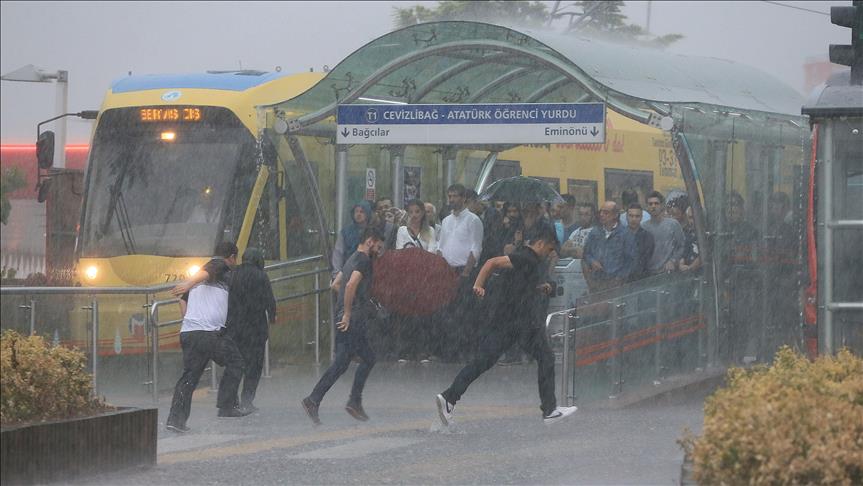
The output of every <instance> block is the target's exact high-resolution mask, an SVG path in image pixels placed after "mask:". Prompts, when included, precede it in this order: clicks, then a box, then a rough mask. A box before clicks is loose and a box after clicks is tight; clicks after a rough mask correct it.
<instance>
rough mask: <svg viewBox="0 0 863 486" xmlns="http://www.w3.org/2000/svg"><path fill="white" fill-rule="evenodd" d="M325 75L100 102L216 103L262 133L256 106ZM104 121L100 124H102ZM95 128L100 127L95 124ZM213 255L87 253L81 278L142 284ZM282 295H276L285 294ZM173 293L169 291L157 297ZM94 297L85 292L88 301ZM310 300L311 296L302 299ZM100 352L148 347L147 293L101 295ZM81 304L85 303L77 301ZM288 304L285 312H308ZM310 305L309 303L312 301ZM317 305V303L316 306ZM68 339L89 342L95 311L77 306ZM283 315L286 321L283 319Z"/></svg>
mask: <svg viewBox="0 0 863 486" xmlns="http://www.w3.org/2000/svg"><path fill="white" fill-rule="evenodd" d="M322 78H323V74H321V73H301V74H296V75H291V76H285V77H282V78H279V79H275V80H273V81H270V82H268V83H265V84H262V85H260V86H256V87H254V88H250V89H247V90H245V91H230V90H214V89H195V88H182V89H181V91H182V97H181V98H180V100H178V101H177V102H176V103H166V102H165V101H164V100H162V99H161V96H162V95H163V94H164V93H165V92H166V91H168V90H170V89H171V88H162V89H151V90H141V91H135V92H128V93H113V92H111V91H110V90H109V91H108V92H107V94H106V96H105V100H104V101H103V103H102V106H101V108H100V117H101V114H102V113H104V112H105V111H106V110H109V109H113V108H126V107H135V106H172V105H183V106H187V105H196V106H216V107H224V108H228V109H229V110H231V111H232V112H233V113H234V114H236V115H237V117H238V118H239V119H240V121H241V122H242V123H243V124H244V125H245V126H246V127H247V128H248V129H249V131H250V132H251V133H252V134H253V136H255V137H256V138H257V137H258V134H259V131H260V130H259V128H260V127H259V126H258V124H259V120H258V114H257V109H256V106H259V105H266V104H272V103H276V102H279V101H283V100H286V99H290V98H293V97H295V96H297V95H299V94H301V93H302V92H304V91H306V90H307V89H309V88H310V87H312V86H313V85H314V84H316V83H317V82H318V81H320V80H321V79H322ZM98 121H99V120H97V124H96V126H98ZM94 131H95V129H94ZM209 259H210V256H209V255H204V256H201V257H193V258H174V257H165V256H157V255H124V256H118V257H112V258H81V259H79V261H78V263H77V274H78V276H79V281H80V282H81V284H82V285H83V286H84V287H139V286H151V285H159V284H164V283H170V282H179V281H182V280H184V279H185V278H187V276H188V274H189V272H190V270H191V269H192V267H201V266H203V265H204V264H205V263H206V262H207V261H208V260H209ZM90 268H95V269H96V277H95V278H87V277H86V271H87V270H88V269H90ZM279 297H280V295H276V298H279ZM169 298H171V297H170V296H169V294H168V293H167V292H165V293H164V294H160V295H158V296H157V297H156V299H157V300H159V299H169ZM86 299H88V298H84V297H82V304H87V303H88V301H87V300H86ZM302 300H303V301H306V300H308V299H302ZM99 303H100V305H99V354H100V355H103V356H111V355H121V354H122V355H127V354H143V353H146V352H147V343H146V336H145V332H144V331H145V330H144V326H145V323H146V314H145V312H146V311H147V310H146V309H145V308H144V307H143V306H144V304H145V302H144V297H143V296H138V295H134V296H132V295H116V296H104V295H103V296H100V297H99ZM76 307H81V306H76ZM288 307H291V306H287V307H285V308H284V309H283V312H281V314H282V315H283V316H285V319H290V317H291V316H293V317H297V316H302V315H307V314H308V312H307V311H306V310H305V308H303V312H298V311H297V309H293V308H292V307H291V308H290V309H289V308H288ZM306 307H308V306H306ZM312 310H313V309H312ZM179 318H180V314H179V308H178V306H176V305H167V306H164V307H162V308H160V311H159V320H160V321H161V322H166V321H171V320H175V319H179ZM69 321H70V322H69V324H70V329H69V335H68V339H63V341H65V342H68V343H69V344H72V345H75V346H78V347H87V346H88V341H89V339H91V337H90V336H89V332H90V326H91V323H90V315H89V313H87V312H79V311H78V309H77V308H76V309H75V310H74V311H71V312H70V319H69ZM279 321H281V322H284V320H283V319H281V318H280V319H279ZM178 333H179V325H172V326H167V327H164V328H162V329H161V330H160V347H161V349H179V343H178V340H177V339H176V338H177V335H178Z"/></svg>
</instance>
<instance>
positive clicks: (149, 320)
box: [0, 255, 332, 401]
mask: <svg viewBox="0 0 863 486" xmlns="http://www.w3.org/2000/svg"><path fill="white" fill-rule="evenodd" d="M314 262H320V263H324V266H323V267H316V268H315V269H314V270H309V271H303V272H298V273H294V274H289V275H281V276H278V277H274V278H271V280H270V281H271V283H279V282H285V281H291V280H296V279H300V278H303V277H310V276H314V288H313V289H311V290H306V291H302V292H296V293H292V294H289V295H286V296H281V297H279V298H278V299H276V301H277V302H285V301H289V300H294V299H300V298H303V297H307V296H310V295H315V338H314V345H315V362H316V364H320V335H321V297H320V296H321V294H322V293H324V292H328V291H329V287H328V286H326V287H324V288H321V279H320V275H321V274H322V273H325V272H326V273H329V272H330V268H329V266H328V265H327V262H326V259H325V258H324V257H323V256H322V255H315V256H310V257H303V258H297V259H294V260H290V261H285V262H278V263H274V264H271V265H267V266H266V267H264V270H265V271H267V272H268V273H271V272H274V271H279V270H286V269H290V268H293V267H297V266H301V265H304V264H309V263H314ZM175 285H176V283H168V284H160V285H154V286H149V287H12V286H3V287H0V296H2V297H4V298H8V297H17V296H22V297H25V298H26V297H28V296H34V295H47V296H89V297H91V300H90V301H89V302H88V305H85V306H82V307H81V309H82V310H86V311H88V313H89V326H88V327H87V334H88V339H87V340H86V347H87V348H89V349H88V350H87V351H89V354H90V368H91V373H92V380H93V390H94V393H98V392H99V390H100V388H99V385H100V383H99V380H98V377H99V374H98V366H99V364H100V363H99V361H100V360H99V297H104V296H107V295H141V296H143V297H145V301H146V304H144V305H143V306H142V307H143V308H144V309H146V312H144V319H145V323H144V329H145V334H146V339H147V340H148V341H145V347H148V348H149V350H148V352H147V354H148V356H147V358H148V361H149V362H148V363H147V364H148V368H149V373H148V374H149V375H150V376H148V377H147V379H146V381H144V382H143V384H144V385H147V386H149V388H150V391H151V395H152V398H153V400H154V401H156V400H158V393H159V363H160V360H159V354H160V330H161V329H163V328H165V327H169V326H173V325H178V324H181V323H182V319H173V320H170V321H165V322H160V320H159V319H160V317H159V312H160V309H163V308H164V307H165V306H167V305H171V304H177V303H178V302H179V299H175V298H171V299H164V300H158V301H157V300H155V298H156V295H157V294H159V293H164V292H167V291H169V290H170V289H172V288H174V287H175ZM28 300H29V302H27V301H25V303H22V304H21V305H18V306H17V307H16V308H18V309H22V310H26V311H27V312H28V314H29V316H28V321H29V323H28V324H29V332H30V334H31V335H32V334H37V318H36V317H37V301H36V300H35V299H28ZM49 307H50V306H47V305H46V304H44V303H42V304H40V305H39V306H38V308H39V310H40V311H42V310H43V309H44V312H47V311H48V310H49ZM70 310H71V309H70ZM329 322H330V325H332V318H330V319H329ZM3 327H4V328H6V327H7V322H5V321H4V322H3ZM10 327H11V326H10ZM55 332H56V331H55ZM304 332H305V331H304ZM306 344H312V343H306ZM211 370H212V373H213V375H212V376H213V379H212V382H211V386H213V387H214V386H215V384H216V369H215V366H212V367H211ZM270 376H271V375H270V352H269V341H268V342H267V348H266V349H265V364H264V377H270Z"/></svg>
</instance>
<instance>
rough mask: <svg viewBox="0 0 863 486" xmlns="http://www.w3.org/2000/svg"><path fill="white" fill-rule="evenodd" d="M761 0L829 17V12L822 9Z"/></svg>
mask: <svg viewBox="0 0 863 486" xmlns="http://www.w3.org/2000/svg"><path fill="white" fill-rule="evenodd" d="M761 1H762V2H764V3H769V4H770V5H776V6H777V7H785V8H793V9H794V10H802V11H804V12H810V13H815V14H818V15H826V16H827V17H829V16H830V14H829V13H827V12H822V11H820V10H812V9H810V8H805V7H798V6H796V5H788V4H787V3H780V2H771V1H768V0H761Z"/></svg>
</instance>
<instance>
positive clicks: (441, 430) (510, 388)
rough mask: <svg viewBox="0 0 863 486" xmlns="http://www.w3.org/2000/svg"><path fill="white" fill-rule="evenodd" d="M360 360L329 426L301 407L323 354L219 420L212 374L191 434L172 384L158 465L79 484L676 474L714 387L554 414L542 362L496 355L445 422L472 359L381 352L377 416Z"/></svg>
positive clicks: (613, 480) (620, 478) (343, 383)
mask: <svg viewBox="0 0 863 486" xmlns="http://www.w3.org/2000/svg"><path fill="white" fill-rule="evenodd" d="M355 368H356V365H355V364H353V365H351V368H350V369H349V370H348V372H347V373H346V374H345V375H344V376H342V378H341V379H340V380H339V381H338V382H337V383H336V385H335V386H334V387H333V388H332V389H331V390H330V392H329V393H328V394H327V396H326V397H325V398H324V401H323V403H322V404H321V408H320V417H321V421H322V422H323V424H322V425H321V426H319V427H314V426H312V424H311V422H310V421H309V419H308V418H307V416H306V415H305V412H304V411H303V409H302V407H301V405H300V400H301V399H302V397H304V396H306V395H307V394H308V393H309V392H310V391H311V389H312V387H313V386H314V383H315V381H316V380H317V376H318V374H319V373H322V372H323V369H320V370H319V369H317V368H316V367H314V366H295V367H289V368H285V369H280V370H274V372H273V377H272V378H269V379H263V380H262V382H261V386H260V389H259V392H258V398H257V399H256V405H257V406H258V407H259V408H260V410H259V411H258V412H256V413H255V414H253V415H250V416H248V417H243V418H232V419H220V418H217V417H216V408H215V393H207V391H206V387H205V386H203V385H202V386H201V387H200V389H199V392H198V393H197V396H196V399H195V400H194V402H193V406H192V415H191V417H190V419H189V422H188V426H189V427H191V429H192V430H191V432H189V433H187V434H183V435H178V434H174V433H172V432H169V431H167V430H165V428H164V419H165V417H166V416H167V411H168V407H169V402H170V397H169V396H167V395H166V396H163V397H162V398H161V400H160V403H159V419H160V424H159V441H158V464H157V466H155V467H153V468H147V469H134V470H129V471H125V472H123V473H112V474H105V475H101V476H97V477H90V478H86V479H82V480H80V481H77V482H75V483H73V484H103V485H107V484H112V485H113V484H123V485H135V484H148V485H149V484H182V485H196V484H207V485H212V484H231V485H237V484H676V483H677V482H678V480H679V475H680V465H681V461H682V458H683V454H682V452H681V449H680V447H679V446H678V445H677V443H676V441H677V439H678V438H680V437H681V435H682V433H683V430H684V428H686V427H688V428H690V429H691V430H693V431H696V432H698V431H700V430H701V423H702V420H703V412H702V407H703V399H704V396H705V394H706V393H707V391H705V390H686V391H685V392H683V393H676V394H673V395H671V396H669V397H666V398H664V399H663V400H662V401H661V403H660V402H651V403H650V404H642V405H634V406H628V407H625V408H615V407H608V406H605V405H608V404H605V403H592V404H588V405H587V406H582V408H581V409H580V410H579V411H578V412H577V413H576V414H575V415H573V416H572V417H570V418H569V419H567V420H566V421H563V422H560V423H558V424H554V425H552V426H546V425H544V424H543V423H542V419H541V414H540V411H539V398H538V393H537V384H536V365H535V364H525V365H520V366H511V367H500V366H496V367H494V368H493V369H492V370H490V371H489V372H488V373H486V374H485V375H483V376H481V377H480V378H479V380H477V381H476V382H475V383H474V384H473V385H472V386H471V388H469V389H468V391H467V393H466V394H465V396H464V397H463V398H462V401H461V402H459V404H458V405H457V406H456V408H455V423H454V424H453V425H451V426H450V427H448V428H445V427H443V426H441V425H440V423H439V421H438V419H437V411H436V408H435V404H434V396H435V395H436V394H437V393H439V392H440V391H442V390H443V389H445V388H446V387H447V386H448V385H449V383H450V381H451V380H452V378H453V377H454V376H455V374H456V373H457V372H458V370H459V369H460V366H458V365H452V364H441V363H431V364H426V365H420V364H418V363H407V364H401V365H400V364H396V363H379V364H378V365H377V366H376V367H375V369H374V371H373V372H372V375H371V377H370V378H369V381H368V383H367V386H366V391H365V395H364V406H365V409H366V412H367V413H368V414H369V415H370V416H371V420H370V421H368V422H358V421H356V420H355V419H353V418H352V417H351V416H349V415H348V414H347V413H346V412H345V411H344V405H345V402H346V400H347V396H348V392H349V390H350V383H351V380H352V378H353V372H354V370H355ZM115 403H117V402H116V401H115ZM118 404H119V403H118ZM138 405H147V404H146V402H143V403H139V404H138Z"/></svg>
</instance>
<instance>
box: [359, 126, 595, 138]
mask: <svg viewBox="0 0 863 486" xmlns="http://www.w3.org/2000/svg"><path fill="white" fill-rule="evenodd" d="M594 130H596V128H594ZM348 133H350V132H349V131H348V129H347V128H345V129H344V130H342V136H343V137H347V136H348Z"/></svg>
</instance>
